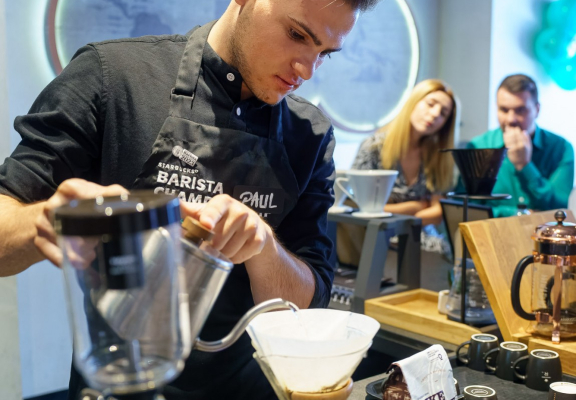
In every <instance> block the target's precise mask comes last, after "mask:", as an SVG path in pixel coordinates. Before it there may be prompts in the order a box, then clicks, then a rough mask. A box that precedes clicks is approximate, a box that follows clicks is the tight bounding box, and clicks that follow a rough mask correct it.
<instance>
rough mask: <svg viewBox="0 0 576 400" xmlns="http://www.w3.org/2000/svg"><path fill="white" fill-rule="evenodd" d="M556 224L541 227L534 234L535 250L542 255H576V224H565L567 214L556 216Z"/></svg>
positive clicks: (560, 213)
mask: <svg viewBox="0 0 576 400" xmlns="http://www.w3.org/2000/svg"><path fill="white" fill-rule="evenodd" d="M554 218H555V219H556V222H547V223H545V224H542V225H539V226H538V227H537V228H536V229H535V230H534V233H533V234H532V239H534V240H535V250H536V252H538V253H540V254H548V255H558V256H569V255H576V224H573V223H571V222H564V220H565V219H566V213H565V212H564V211H562V210H559V211H556V213H555V214H554Z"/></svg>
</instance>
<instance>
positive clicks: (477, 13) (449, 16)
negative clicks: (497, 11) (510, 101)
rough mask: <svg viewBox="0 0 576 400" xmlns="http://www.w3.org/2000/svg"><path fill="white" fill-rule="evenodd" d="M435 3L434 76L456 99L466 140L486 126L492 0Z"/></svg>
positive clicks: (488, 105) (442, 1)
mask: <svg viewBox="0 0 576 400" xmlns="http://www.w3.org/2000/svg"><path fill="white" fill-rule="evenodd" d="M494 1H496V0H494ZM516 3H519V2H518V1H517V0H516ZM439 5H440V20H439V44H440V52H439V57H438V77H439V78H440V79H443V80H445V81H446V82H447V83H448V84H449V85H450V86H452V88H453V90H454V92H455V93H456V95H457V96H458V97H459V99H460V102H461V125H460V141H469V140H470V139H471V138H472V137H474V136H476V135H478V134H480V133H482V132H485V131H486V130H487V129H488V121H489V111H490V110H489V107H490V103H489V100H488V99H489V96H490V87H489V83H490V45H491V26H490V23H491V12H492V1H490V0H480V1H478V0H440V4H439Z"/></svg>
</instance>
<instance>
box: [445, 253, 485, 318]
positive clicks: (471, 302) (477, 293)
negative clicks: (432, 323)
mask: <svg viewBox="0 0 576 400" xmlns="http://www.w3.org/2000/svg"><path fill="white" fill-rule="evenodd" d="M461 276H462V258H459V259H458V260H457V264H456V265H454V279H453V280H452V287H451V289H450V294H449V296H448V301H447V303H446V310H447V311H448V318H449V319H450V320H453V321H461V319H462V317H461V308H462V306H461V304H462V300H461V297H460V296H461V292H462V291H461V287H462V278H461ZM465 303H466V310H465V318H466V322H467V323H469V324H471V325H490V324H494V323H496V318H495V317H494V312H493V311H492V307H490V302H489V301H488V297H487V296H486V292H485V291H484V287H483V286H482V282H481V281H480V277H479V276H478V272H477V271H476V268H475V267H474V262H473V261H472V260H471V259H470V258H467V259H466V298H465Z"/></svg>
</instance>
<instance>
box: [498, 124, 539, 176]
mask: <svg viewBox="0 0 576 400" xmlns="http://www.w3.org/2000/svg"><path fill="white" fill-rule="evenodd" d="M503 139H504V146H506V148H507V149H508V159H509V160H510V162H511V163H512V164H513V165H514V167H515V168H516V170H517V171H521V170H522V168H524V167H525V166H526V164H528V163H529V162H530V161H531V160H532V139H531V138H530V135H529V134H528V133H527V132H526V131H523V130H522V129H521V128H520V127H517V126H514V127H510V126H509V127H506V131H504V136H503Z"/></svg>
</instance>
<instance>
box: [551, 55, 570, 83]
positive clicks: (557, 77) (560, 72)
mask: <svg viewBox="0 0 576 400" xmlns="http://www.w3.org/2000/svg"><path fill="white" fill-rule="evenodd" d="M549 74H550V77H551V78H552V79H553V80H554V82H556V84H557V85H558V86H560V87H561V88H562V89H566V90H574V89H576V57H573V58H571V59H569V60H567V61H566V62H564V63H558V64H555V65H553V66H551V67H550V70H549Z"/></svg>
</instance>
